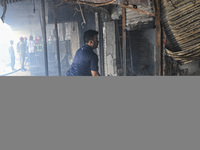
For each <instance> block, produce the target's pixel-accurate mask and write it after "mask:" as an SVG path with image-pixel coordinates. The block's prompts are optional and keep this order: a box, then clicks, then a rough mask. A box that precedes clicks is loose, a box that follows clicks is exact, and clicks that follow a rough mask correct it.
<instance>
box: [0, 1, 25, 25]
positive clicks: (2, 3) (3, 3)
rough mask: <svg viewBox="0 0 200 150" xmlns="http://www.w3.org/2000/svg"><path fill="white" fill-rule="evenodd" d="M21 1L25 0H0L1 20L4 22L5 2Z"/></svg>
mask: <svg viewBox="0 0 200 150" xmlns="http://www.w3.org/2000/svg"><path fill="white" fill-rule="evenodd" d="M21 1H25V0H1V1H0V5H1V6H2V7H3V12H2V15H1V20H2V22H4V17H5V15H6V11H7V4H10V3H16V2H21Z"/></svg>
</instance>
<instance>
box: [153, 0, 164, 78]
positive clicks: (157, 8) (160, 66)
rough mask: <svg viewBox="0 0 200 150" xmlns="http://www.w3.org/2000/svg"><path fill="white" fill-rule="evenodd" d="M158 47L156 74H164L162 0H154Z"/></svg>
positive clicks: (156, 51)
mask: <svg viewBox="0 0 200 150" xmlns="http://www.w3.org/2000/svg"><path fill="white" fill-rule="evenodd" d="M154 10H155V26H156V47H155V75H157V76H161V75H163V42H162V39H163V32H162V31H163V30H162V26H161V22H160V0H154Z"/></svg>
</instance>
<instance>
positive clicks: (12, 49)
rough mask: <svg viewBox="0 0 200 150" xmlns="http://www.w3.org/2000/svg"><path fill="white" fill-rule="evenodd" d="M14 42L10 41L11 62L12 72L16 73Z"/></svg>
mask: <svg viewBox="0 0 200 150" xmlns="http://www.w3.org/2000/svg"><path fill="white" fill-rule="evenodd" d="M13 44H14V42H13V40H10V47H9V55H10V62H11V64H10V65H11V69H12V71H15V70H16V69H15V68H14V67H15V52H14V48H13Z"/></svg>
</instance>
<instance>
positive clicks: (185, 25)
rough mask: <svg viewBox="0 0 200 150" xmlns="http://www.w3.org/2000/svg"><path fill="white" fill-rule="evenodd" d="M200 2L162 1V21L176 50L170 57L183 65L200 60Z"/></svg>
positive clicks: (186, 0)
mask: <svg viewBox="0 0 200 150" xmlns="http://www.w3.org/2000/svg"><path fill="white" fill-rule="evenodd" d="M199 7H200V0H181V1H180V0H173V1H172V0H161V20H162V24H163V26H164V29H165V33H166V36H167V38H168V40H169V41H170V43H171V44H172V46H173V48H174V49H171V50H167V53H168V54H169V56H171V57H172V58H174V59H175V60H179V61H181V62H183V63H189V62H192V61H194V60H197V59H200V23H199V19H200V13H199Z"/></svg>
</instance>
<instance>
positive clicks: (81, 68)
mask: <svg viewBox="0 0 200 150" xmlns="http://www.w3.org/2000/svg"><path fill="white" fill-rule="evenodd" d="M91 70H92V71H98V56H97V54H95V53H94V52H93V49H92V48H91V47H90V46H88V45H86V44H84V45H83V46H82V47H81V48H80V49H78V50H77V51H76V54H75V56H74V59H73V62H72V65H71V66H70V68H69V70H68V71H67V73H66V76H92V74H91Z"/></svg>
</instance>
